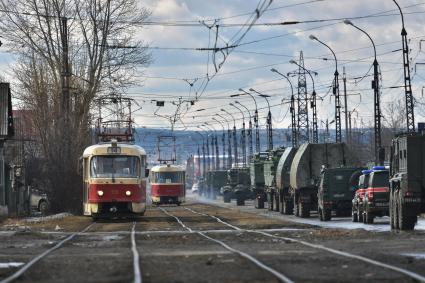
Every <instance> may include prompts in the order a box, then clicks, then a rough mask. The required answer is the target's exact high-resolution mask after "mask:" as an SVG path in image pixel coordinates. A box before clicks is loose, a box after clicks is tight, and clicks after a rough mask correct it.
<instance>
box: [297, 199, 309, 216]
mask: <svg viewBox="0 0 425 283" xmlns="http://www.w3.org/2000/svg"><path fill="white" fill-rule="evenodd" d="M299 210H300V212H299V214H300V217H301V218H308V217H310V204H309V203H302V202H301V203H300V204H299Z"/></svg>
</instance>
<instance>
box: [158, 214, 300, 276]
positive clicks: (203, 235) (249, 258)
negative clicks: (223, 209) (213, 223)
mask: <svg viewBox="0 0 425 283" xmlns="http://www.w3.org/2000/svg"><path fill="white" fill-rule="evenodd" d="M159 209H160V210H161V211H162V212H164V213H165V214H166V215H168V216H170V217H172V218H174V219H175V220H176V221H177V222H178V223H179V224H180V225H181V226H182V227H183V228H184V229H186V230H188V231H189V232H192V233H197V234H198V235H200V236H202V237H204V238H205V239H208V240H210V241H212V242H215V243H217V244H219V245H221V246H222V247H223V248H225V249H227V250H229V251H230V252H232V253H235V254H238V255H239V256H241V257H243V258H245V259H247V260H249V261H251V262H252V263H254V264H255V265H257V266H258V267H259V268H261V269H263V270H265V271H267V272H269V273H271V274H272V275H273V276H275V277H276V278H277V279H279V280H280V281H282V282H285V283H293V282H294V281H293V280H291V279H290V278H288V277H287V276H285V275H284V274H282V273H280V272H279V271H277V270H275V269H273V268H271V267H270V266H267V265H265V264H264V263H262V262H261V261H259V260H258V259H256V258H255V257H253V256H251V255H249V254H247V253H245V252H243V251H240V250H237V249H235V248H232V247H230V246H229V245H227V244H226V243H224V242H222V241H220V240H217V239H214V238H212V237H210V236H208V235H206V234H205V233H203V232H201V231H196V230H192V229H191V228H190V227H188V226H186V225H185V224H184V223H183V221H181V219H180V218H179V217H177V216H175V215H173V214H171V213H169V212H168V211H167V210H165V209H163V208H162V207H159ZM216 220H217V221H218V222H221V223H223V224H225V222H224V221H219V220H218V218H217V219H216ZM228 225H231V224H228ZM235 228H237V227H236V226H235V227H234V228H233V229H235ZM239 230H242V229H239Z"/></svg>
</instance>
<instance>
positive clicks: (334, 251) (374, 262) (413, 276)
mask: <svg viewBox="0 0 425 283" xmlns="http://www.w3.org/2000/svg"><path fill="white" fill-rule="evenodd" d="M184 209H185V210H187V211H190V212H192V213H194V214H197V215H202V216H205V217H210V218H213V219H215V220H216V221H217V222H219V223H222V224H224V225H226V226H228V227H230V228H232V229H235V230H237V231H244V232H248V233H256V234H260V235H264V236H266V237H271V238H274V239H279V240H284V241H290V242H293V243H298V244H301V245H304V246H307V247H311V248H314V249H319V250H323V251H326V252H329V253H332V254H336V255H339V256H342V257H346V258H350V259H355V260H358V261H362V262H365V263H367V264H371V265H374V266H377V267H382V268H385V269H388V270H392V271H394V272H398V273H401V274H403V275H405V276H408V277H410V278H411V279H414V280H416V281H418V282H425V276H422V275H420V274H418V273H415V272H412V271H409V270H407V269H404V268H400V267H397V266H395V265H391V264H387V263H384V262H380V261H377V260H374V259H370V258H367V257H364V256H360V255H356V254H352V253H349V252H345V251H340V250H337V249H333V248H329V247H326V246H323V245H317V244H314V243H310V242H307V241H305V240H299V239H295V238H291V237H283V236H277V235H273V234H270V233H268V232H265V231H258V230H252V229H242V228H240V227H237V226H235V225H232V224H230V223H228V222H226V221H224V220H222V219H221V218H219V217H217V216H214V215H210V214H207V213H203V212H199V211H196V210H193V209H191V208H188V207H184Z"/></svg>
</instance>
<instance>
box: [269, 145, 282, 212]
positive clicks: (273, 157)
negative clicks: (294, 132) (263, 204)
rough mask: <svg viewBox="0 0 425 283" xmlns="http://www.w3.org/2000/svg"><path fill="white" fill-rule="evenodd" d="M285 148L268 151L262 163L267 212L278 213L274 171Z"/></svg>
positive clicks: (277, 194)
mask: <svg viewBox="0 0 425 283" xmlns="http://www.w3.org/2000/svg"><path fill="white" fill-rule="evenodd" d="M284 151H285V148H283V147H279V148H276V149H274V150H271V151H269V154H268V158H267V160H266V161H265V162H264V185H265V188H266V193H267V202H268V207H267V208H268V210H274V211H279V193H278V191H277V188H276V169H277V165H278V164H279V160H280V157H281V156H282V154H283V152H284Z"/></svg>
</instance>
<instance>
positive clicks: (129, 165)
mask: <svg viewBox="0 0 425 283" xmlns="http://www.w3.org/2000/svg"><path fill="white" fill-rule="evenodd" d="M139 168H140V160H139V158H138V157H137V156H125V155H116V156H106V155H105V156H95V157H93V158H92V159H91V163H90V172H91V174H90V175H91V177H93V178H138V177H139V176H140V169H139Z"/></svg>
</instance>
